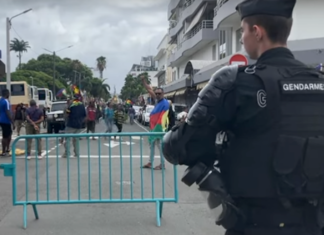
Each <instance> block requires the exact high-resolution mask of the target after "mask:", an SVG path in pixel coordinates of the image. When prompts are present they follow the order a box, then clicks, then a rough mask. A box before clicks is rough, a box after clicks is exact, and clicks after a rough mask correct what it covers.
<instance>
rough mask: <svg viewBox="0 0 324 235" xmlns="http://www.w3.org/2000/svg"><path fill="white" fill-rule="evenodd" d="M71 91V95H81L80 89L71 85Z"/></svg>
mask: <svg viewBox="0 0 324 235" xmlns="http://www.w3.org/2000/svg"><path fill="white" fill-rule="evenodd" d="M71 90H72V92H73V95H81V93H80V89H79V88H78V87H77V86H76V85H72V86H71Z"/></svg>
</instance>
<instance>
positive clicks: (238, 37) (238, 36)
mask: <svg viewBox="0 0 324 235" xmlns="http://www.w3.org/2000/svg"><path fill="white" fill-rule="evenodd" d="M241 37H242V29H241V28H240V29H238V30H236V52H238V51H240V50H242V43H241Z"/></svg>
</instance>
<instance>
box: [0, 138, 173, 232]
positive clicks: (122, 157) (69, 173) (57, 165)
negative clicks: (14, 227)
mask: <svg viewBox="0 0 324 235" xmlns="http://www.w3.org/2000/svg"><path fill="white" fill-rule="evenodd" d="M163 134H164V133H113V134H101V133H95V134H59V135H50V134H41V135H26V136H20V137H18V138H16V139H15V140H14V141H13V143H12V162H11V163H5V164H1V165H0V168H1V169H3V170H4V176H7V177H12V200H13V205H14V206H18V205H22V206H23V227H24V228H27V206H28V205H31V206H32V208H33V212H34V215H35V217H36V219H39V214H38V210H37V207H36V206H37V205H50V204H51V205H57V204H89V203H148V202H151V203H155V212H156V223H157V226H161V217H162V209H163V203H164V202H175V203H177V202H178V183H177V168H176V166H170V165H167V166H166V167H167V169H163V170H161V171H157V170H154V169H153V168H151V169H143V168H142V166H143V165H144V164H145V163H147V161H148V159H147V158H148V157H149V156H148V155H149V153H150V149H149V147H147V148H144V147H143V145H144V144H147V145H148V142H147V141H148V138H147V137H150V136H156V137H160V138H161V137H162V136H163ZM115 136H117V138H118V140H115V139H114V137H115ZM73 137H74V138H75V137H77V138H75V139H76V144H77V148H78V149H79V150H80V151H83V152H86V153H85V154H84V155H82V152H79V154H80V156H79V157H74V156H73V154H72V153H73V146H72V145H73V144H72V139H73ZM92 137H96V138H98V139H97V140H96V141H93V140H92ZM40 138H41V139H42V145H43V147H44V149H45V152H43V153H42V159H39V158H38V157H37V156H38V155H39V154H38V151H37V149H38V143H37V141H36V139H40ZM62 138H65V144H66V146H67V149H70V147H71V149H70V151H68V152H67V158H62V157H61V155H62V154H63V153H64V149H65V148H64V144H63V143H61V139H62ZM80 138H82V139H80ZM28 139H33V142H35V145H36V147H35V149H36V151H35V152H34V153H32V157H31V159H30V160H28V159H27V152H26V153H25V155H24V156H16V154H15V151H14V150H15V149H16V147H18V146H17V145H19V144H23V145H25V150H27V141H22V140H28ZM19 141H20V142H19ZM52 145H54V146H52ZM161 145H162V143H161ZM153 147H154V146H153ZM151 148H152V146H151ZM155 152H157V150H155ZM136 153H137V155H136ZM161 159H162V164H165V163H164V160H163V158H161ZM154 163H155V164H154V165H157V164H159V163H160V159H159V158H155V160H154ZM152 165H153V164H152ZM154 165H153V167H154ZM17 169H18V170H17ZM166 172H167V174H166ZM17 179H23V181H24V183H25V186H22V185H19V187H18V185H17ZM166 181H168V182H166ZM170 182H171V183H170ZM145 186H146V187H145ZM21 190H24V191H21ZM21 195H23V196H21Z"/></svg>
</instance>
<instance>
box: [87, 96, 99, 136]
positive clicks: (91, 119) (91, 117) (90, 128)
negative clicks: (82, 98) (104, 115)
mask: <svg viewBox="0 0 324 235" xmlns="http://www.w3.org/2000/svg"><path fill="white" fill-rule="evenodd" d="M96 112H97V109H96V106H95V103H94V101H90V102H89V106H88V107H87V133H89V132H91V133H95V132H96ZM92 139H93V140H94V139H95V138H94V137H92Z"/></svg>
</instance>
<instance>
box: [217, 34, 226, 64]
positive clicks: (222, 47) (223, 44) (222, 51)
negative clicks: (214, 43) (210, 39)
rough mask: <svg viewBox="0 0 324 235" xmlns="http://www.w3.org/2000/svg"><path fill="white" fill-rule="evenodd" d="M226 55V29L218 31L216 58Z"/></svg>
mask: <svg viewBox="0 0 324 235" xmlns="http://www.w3.org/2000/svg"><path fill="white" fill-rule="evenodd" d="M225 57H226V31H225V30H220V31H219V57H218V59H220V60H221V59H223V58H225Z"/></svg>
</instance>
